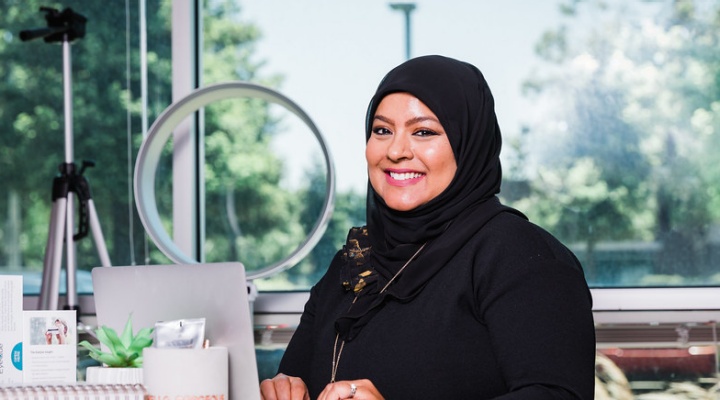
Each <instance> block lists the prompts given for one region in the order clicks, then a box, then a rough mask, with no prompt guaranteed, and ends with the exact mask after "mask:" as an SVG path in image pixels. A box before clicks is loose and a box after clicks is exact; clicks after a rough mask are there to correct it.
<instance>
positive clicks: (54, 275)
mask: <svg viewBox="0 0 720 400" xmlns="http://www.w3.org/2000/svg"><path fill="white" fill-rule="evenodd" d="M66 216H67V198H64V197H61V198H58V199H56V200H55V201H54V202H53V205H52V210H51V212H50V229H49V231H48V240H47V246H46V250H45V259H44V262H43V279H42V284H41V286H40V307H39V309H41V310H57V309H58V296H59V288H60V269H61V268H62V255H63V247H62V245H63V239H64V229H65V225H66V224H65V222H66Z"/></svg>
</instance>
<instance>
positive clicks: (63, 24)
mask: <svg viewBox="0 0 720 400" xmlns="http://www.w3.org/2000/svg"><path fill="white" fill-rule="evenodd" d="M40 11H42V12H44V13H45V20H47V24H48V27H47V28H37V29H28V30H24V31H21V32H20V40H22V41H23V42H25V41H28V40H33V39H37V38H43V39H44V40H45V42H46V43H52V42H62V41H65V40H67V41H68V42H72V41H73V40H75V39H79V38H82V37H84V36H85V23H86V22H87V18H85V17H83V16H82V15H80V14H78V13H76V12H74V11H73V10H72V9H70V8H69V7H68V8H66V9H64V10H63V11H62V12H60V11H58V10H57V9H55V8H50V7H40Z"/></svg>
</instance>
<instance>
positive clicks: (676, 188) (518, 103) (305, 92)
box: [203, 0, 720, 290]
mask: <svg viewBox="0 0 720 400" xmlns="http://www.w3.org/2000/svg"><path fill="white" fill-rule="evenodd" d="M412 4H413V5H414V7H413V6H412V5H409V4H405V5H404V6H403V5H397V4H396V5H395V6H393V5H392V4H390V3H389V2H385V1H363V2H349V3H348V2H331V1H321V2H310V3H308V2H293V1H285V2H277V1H275V2H267V1H260V0H237V1H236V2H234V3H229V2H213V1H211V2H208V3H207V5H206V16H205V20H204V23H205V27H204V34H205V42H204V43H205V49H204V55H203V60H204V62H205V65H204V77H205V81H206V82H205V83H210V82H214V81H219V80H223V79H231V78H234V79H243V80H249V81H252V82H258V83H262V84H267V85H270V86H271V87H273V88H276V89H277V90H279V91H281V92H282V93H284V94H285V95H287V96H288V97H290V98H292V99H293V100H294V101H296V102H297V103H298V104H299V105H300V106H301V107H303V108H304V109H305V110H306V111H307V113H308V114H309V115H310V117H311V118H313V120H314V121H315V122H316V124H317V125H318V126H319V128H320V130H321V131H322V132H323V134H324V135H325V137H326V139H327V141H328V143H329V146H330V150H331V152H332V154H333V157H334V160H335V163H336V166H337V194H338V201H337V203H336V213H335V214H334V216H333V218H332V221H331V223H330V226H329V229H328V232H327V234H326V235H325V238H324V239H323V241H322V242H321V244H320V246H318V248H316V251H314V252H313V253H312V256H311V257H309V258H307V259H306V260H305V261H303V262H302V263H301V265H300V266H299V267H298V268H293V269H291V270H289V271H287V272H286V273H284V274H281V275H278V276H274V277H272V278H269V279H266V280H259V281H258V282H257V284H258V286H259V287H260V288H261V289H264V290H272V289H286V288H288V287H294V288H298V289H307V288H308V287H309V285H311V284H312V283H313V282H314V281H316V280H317V278H318V277H319V276H321V275H322V273H323V272H324V270H325V269H326V268H327V265H328V263H329V261H330V259H331V257H332V255H333V254H334V251H335V250H336V249H338V248H339V247H340V246H341V245H342V243H343V240H344V237H345V234H346V233H347V230H348V228H349V227H350V226H353V225H358V224H362V223H363V221H364V194H365V190H366V184H367V181H366V179H367V178H366V174H365V165H364V151H363V148H364V142H363V137H364V136H363V122H364V112H365V109H366V105H367V101H368V99H369V98H370V96H371V95H372V93H373V91H374V88H375V86H376V85H377V84H378V82H379V81H380V79H381V78H382V76H383V74H384V73H385V72H387V71H388V70H389V69H390V68H392V67H393V66H395V65H397V64H399V63H401V62H402V61H403V60H404V59H405V58H406V57H407V55H408V54H410V55H411V56H418V55H423V54H444V55H447V56H451V57H455V58H459V59H462V60H466V61H469V62H471V63H473V64H475V65H477V66H478V67H479V68H480V69H481V70H482V71H483V72H484V74H485V76H486V78H487V80H488V81H489V83H490V86H491V88H492V89H493V92H494V96H495V103H496V110H497V115H498V119H499V123H500V126H501V129H502V131H503V134H504V150H503V154H502V158H503V166H504V171H505V175H504V183H503V188H502V193H501V196H502V198H503V199H504V200H505V201H506V202H507V203H509V204H511V205H514V206H516V207H517V208H519V209H521V210H522V211H523V212H525V213H526V214H527V215H528V216H529V217H530V218H531V220H532V221H534V222H536V223H538V224H539V225H541V226H543V227H545V228H546V229H548V230H549V231H551V232H552V233H553V234H555V235H556V236H558V237H559V238H560V239H561V240H562V241H563V242H565V243H566V244H568V246H570V247H571V248H572V249H573V250H574V251H575V253H576V254H577V256H578V257H579V258H580V260H581V261H582V263H583V265H584V267H585V270H586V274H587V277H588V280H589V282H590V284H591V285H592V286H594V287H629V286H695V285H718V284H720V270H718V268H717V265H716V264H714V261H713V260H716V259H717V258H718V256H720V236H719V235H720V229H719V225H718V221H719V218H720V192H719V191H718V188H719V187H720V184H719V183H720V182H719V179H720V167H718V164H717V163H716V162H715V161H713V160H714V159H715V158H716V155H717V154H718V150H720V149H718V146H720V141H719V140H718V129H719V125H718V117H717V116H718V115H720V114H718V104H719V103H718V98H719V97H718V93H719V92H718V89H719V86H718V79H717V76H718V65H720V64H719V61H720V58H719V56H718V52H717V50H716V48H717V46H716V44H717V42H718V39H719V35H718V34H719V28H720V26H719V25H718V22H717V18H715V16H716V15H717V13H718V9H719V6H718V5H717V3H716V2H710V1H654V2H647V1H631V2H626V1H584V2H577V1H553V2H530V1H521V0H514V1H510V2H490V3H488V2H460V1H450V2H431V1H418V2H415V3H412ZM219 12H223V13H225V14H223V15H220V14H218V13H219ZM230 21H232V22H230ZM225 24H231V25H232V32H234V33H235V35H236V36H235V39H237V41H236V42H233V45H232V46H229V45H228V43H229V42H228V35H227V34H222V33H221V32H223V30H222V29H220V27H221V26H222V27H227V26H226V25H225ZM228 29H230V28H228ZM228 31H230V30H228ZM229 55H233V57H234V58H232V59H233V60H234V61H233V62H228V59H226V58H225V57H230V56H229ZM263 115H264V114H262V113H260V114H257V115H256V116H255V118H261V117H262V116H263ZM243 118H248V117H243ZM273 122H275V121H273ZM277 122H278V124H277V125H272V129H271V130H269V131H268V133H267V134H268V135H272V136H273V137H274V138H277V140H279V141H280V142H282V143H283V145H284V146H285V147H286V148H291V149H292V151H291V152H290V153H282V154H281V153H276V154H277V156H276V158H275V159H274V160H272V161H271V162H270V164H272V165H273V166H274V167H276V168H281V169H283V170H288V168H290V167H289V165H291V163H292V162H294V161H295V160H298V159H299V160H305V161H307V162H309V160H313V159H314V158H316V153H314V152H313V151H312V149H311V148H309V146H310V143H308V142H312V141H308V140H305V139H304V138H303V137H302V136H300V135H294V134H292V133H289V132H288V131H287V126H289V125H290V124H291V122H289V121H287V120H284V119H282V120H278V121H277ZM212 135H214V133H212V132H207V133H206V138H207V139H208V140H212V142H213V143H214V142H215V139H211V137H212ZM263 140H265V139H262V138H260V136H258V142H262V141H263ZM249 148H250V147H249ZM242 154H243V153H242V152H240V153H239V154H238V155H237V158H246V156H244V155H242ZM228 157H230V158H229V162H233V161H232V160H234V159H235V156H234V155H232V154H229V155H228ZM216 161H217V160H215V159H213V160H212V163H215V162H216ZM265 167H269V166H268V165H265ZM250 172H251V171H248V170H247V169H245V170H244V171H243V173H250ZM257 173H258V174H261V172H260V171H257ZM258 176H259V175H258ZM294 177H295V179H299V183H297V184H295V186H296V187H307V185H310V184H311V182H312V179H311V178H312V173H310V175H308V173H305V175H303V174H297V173H296V174H294ZM238 179H240V178H238ZM267 179H269V180H268V182H270V181H271V179H272V178H269V177H268V178H267ZM207 184H208V185H214V183H212V182H211V181H208V182H207ZM291 197H292V198H293V199H294V200H300V201H301V203H303V204H304V206H305V207H315V208H317V205H315V206H311V203H310V202H309V201H310V200H306V199H304V198H303V197H302V196H301V195H295V196H291ZM207 207H208V210H210V209H213V208H216V207H219V206H216V205H212V204H210V203H208V205H207ZM236 207H240V206H239V205H238V206H236ZM244 207H246V208H247V212H249V213H251V212H257V213H260V214H262V215H263V216H264V217H265V218H273V217H279V218H282V219H283V220H284V221H285V222H286V223H290V218H289V217H288V216H289V214H288V213H290V212H292V211H293V206H292V205H291V204H290V203H277V204H275V205H272V204H271V202H270V200H269V199H266V202H264V203H262V204H260V203H252V202H248V201H246V202H245V204H244ZM252 210H256V211H252ZM303 210H305V208H303V207H300V208H295V209H294V212H296V215H295V216H294V217H292V218H293V219H296V220H297V218H300V216H301V215H303V214H302V213H303V212H304V211H303ZM267 213H271V214H267ZM283 215H284V216H283ZM214 218H220V221H211V220H212V219H214ZM252 221H253V219H252V218H250V217H249V218H248V220H247V221H246V222H244V223H245V224H253V222H252ZM241 224H242V223H241ZM231 225H232V224H231V223H230V220H228V218H227V216H226V215H222V213H219V212H213V213H212V215H211V214H210V213H209V214H208V233H207V234H208V237H210V235H214V233H212V234H211V233H210V230H211V226H212V227H213V228H212V229H217V230H218V231H217V232H221V233H223V234H225V235H226V236H228V237H232V234H230V232H231V228H230V227H231ZM222 226H225V228H222ZM283 229H284V230H285V233H286V234H290V232H291V231H292V229H290V227H289V226H288V227H287V228H283ZM298 232H300V231H298ZM298 235H300V233H298ZM218 237H219V236H218ZM298 237H300V236H298ZM253 240H256V239H248V240H246V243H253ZM270 240H271V241H272V242H275V243H276V244H277V245H278V246H279V245H280V244H281V243H282V242H283V241H284V239H270ZM296 240H297V239H296ZM251 246H252V245H251ZM251 258H252V257H250V256H248V261H250V259H251Z"/></svg>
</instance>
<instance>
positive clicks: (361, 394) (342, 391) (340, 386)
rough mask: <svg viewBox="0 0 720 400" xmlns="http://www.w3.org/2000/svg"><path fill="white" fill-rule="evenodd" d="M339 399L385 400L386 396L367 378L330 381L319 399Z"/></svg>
mask: <svg viewBox="0 0 720 400" xmlns="http://www.w3.org/2000/svg"><path fill="white" fill-rule="evenodd" d="M338 399H358V400H384V397H382V395H381V394H380V392H379V391H378V390H377V388H375V385H373V383H372V382H370V381H369V380H367V379H360V380H356V381H337V382H334V383H329V384H328V385H327V386H325V390H323V391H322V393H320V396H319V397H318V400H338Z"/></svg>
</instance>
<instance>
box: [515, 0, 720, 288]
mask: <svg viewBox="0 0 720 400" xmlns="http://www.w3.org/2000/svg"><path fill="white" fill-rule="evenodd" d="M632 6H633V4H631V3H626V2H609V3H608V2H595V1H591V2H579V1H569V2H566V3H565V4H564V5H563V7H562V11H563V12H564V13H565V14H566V15H567V16H568V17H569V19H568V23H567V24H563V25H562V26H560V27H559V28H558V29H557V30H555V31H552V32H548V33H546V34H545V35H543V37H542V38H541V41H540V42H539V44H538V48H537V49H538V54H539V55H540V57H541V58H542V59H543V60H545V61H546V62H547V66H548V68H546V69H545V70H544V71H545V73H543V74H537V75H535V76H533V77H532V78H530V79H529V80H528V82H527V85H526V89H527V90H528V93H533V94H536V95H539V97H538V98H539V99H542V101H539V104H542V103H543V102H546V103H545V105H546V106H547V107H548V108H549V109H552V110H554V111H550V112H554V114H553V117H554V118H551V121H552V124H548V125H545V126H543V125H538V126H537V128H535V130H534V132H532V133H533V134H536V135H542V136H543V137H553V138H554V139H556V140H554V141H553V143H554V144H555V147H554V148H553V149H552V150H551V151H547V152H546V153H545V156H546V158H545V159H544V160H543V161H542V162H541V164H542V165H543V169H541V170H540V171H538V173H537V176H538V177H539V179H537V180H536V181H535V183H536V185H534V188H535V191H536V193H538V195H539V196H538V197H537V198H534V199H525V200H524V202H525V203H526V204H528V205H530V204H531V205H532V207H531V208H530V210H532V211H531V213H534V214H535V216H536V217H537V218H538V219H539V220H540V221H541V224H543V225H545V226H548V227H549V228H550V229H551V230H553V231H554V232H557V233H558V234H559V235H560V236H561V237H562V238H563V239H564V240H566V241H583V242H585V243H586V249H587V255H588V259H587V260H585V265H586V267H589V270H590V274H589V275H590V277H591V278H593V277H594V276H593V274H594V272H595V271H594V266H593V264H592V260H593V258H592V254H593V251H594V248H595V245H596V244H597V243H598V242H599V241H618V240H628V239H632V240H642V241H647V240H656V241H658V242H659V243H661V244H662V246H661V251H660V253H659V254H658V260H662V261H658V262H657V263H656V265H655V271H656V273H668V271H671V270H673V269H677V268H680V269H683V270H685V271H687V272H689V273H690V274H691V276H698V275H702V274H703V273H709V272H710V271H702V269H703V268H705V267H703V263H702V254H704V252H705V251H706V250H707V248H706V247H704V245H698V243H705V241H706V239H705V238H706V233H707V231H708V229H709V227H710V226H711V224H713V223H714V224H717V221H718V220H717V214H718V211H717V210H718V209H717V205H718V196H717V194H718V193H717V191H713V190H712V189H711V190H708V188H713V187H717V186H718V183H720V182H718V180H717V178H718V175H717V168H716V167H713V166H714V165H716V162H714V161H712V158H711V157H712V156H710V154H717V152H718V147H717V146H718V142H717V140H716V139H715V138H714V137H713V135H708V134H707V132H709V131H711V132H715V131H716V129H717V120H716V119H715V118H714V117H713V116H712V110H713V108H714V107H715V109H716V108H717V104H718V71H719V70H720V69H719V68H718V59H719V57H720V54H719V53H718V51H717V48H718V47H717V43H718V32H719V29H718V28H719V27H720V26H719V25H718V20H717V18H716V17H714V16H717V15H718V10H719V8H718V6H717V5H712V6H709V7H711V8H712V10H709V11H710V12H709V13H708V10H702V12H701V11H700V10H697V9H696V7H695V3H694V2H692V1H677V2H675V3H673V4H672V8H670V9H658V6H657V5H648V4H634V6H635V8H633V7H632ZM653 7H654V8H656V9H655V10H652V8H653ZM705 7H708V6H707V5H705ZM636 13H641V14H642V15H644V16H645V18H637V16H638V14H636ZM651 13H654V19H650V18H647V16H648V15H650V14H651ZM588 15H592V20H593V21H592V23H589V22H588V20H587V18H588ZM573 22H574V23H577V24H583V25H584V26H585V27H586V26H587V25H588V24H591V25H592V24H594V25H592V26H593V27H594V28H593V29H591V34H590V35H587V36H581V35H577V34H576V32H575V30H574V29H573ZM715 136H716V135H715ZM713 140H714V142H713ZM715 157H716V156H715ZM713 215H714V216H715V218H714V219H713ZM693 243H694V245H692V244H693ZM679 258H682V261H681V260H679Z"/></svg>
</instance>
